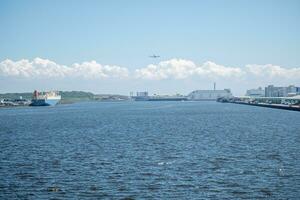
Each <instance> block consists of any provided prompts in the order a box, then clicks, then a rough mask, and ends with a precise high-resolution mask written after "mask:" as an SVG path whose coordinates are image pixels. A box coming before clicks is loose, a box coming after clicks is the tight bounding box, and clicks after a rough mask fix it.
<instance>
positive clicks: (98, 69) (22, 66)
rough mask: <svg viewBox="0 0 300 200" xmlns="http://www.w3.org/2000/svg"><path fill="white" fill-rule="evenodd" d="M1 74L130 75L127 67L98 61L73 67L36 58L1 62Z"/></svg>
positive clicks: (91, 76) (109, 76)
mask: <svg viewBox="0 0 300 200" xmlns="http://www.w3.org/2000/svg"><path fill="white" fill-rule="evenodd" d="M0 76H8V77H25V78H39V77H41V78H44V77H46V78H64V77H77V78H86V79H103V78H124V77H128V76H129V72H128V69H127V68H124V67H119V66H110V65H104V66H103V65H101V64H98V63H97V62H96V61H91V62H83V63H81V64H78V63H75V64H73V65H72V66H71V67H68V66H65V65H59V64H57V63H55V62H53V61H50V60H47V59H41V58H35V59H33V61H29V60H26V59H23V60H20V61H12V60H9V59H7V60H4V61H2V62H1V63H0Z"/></svg>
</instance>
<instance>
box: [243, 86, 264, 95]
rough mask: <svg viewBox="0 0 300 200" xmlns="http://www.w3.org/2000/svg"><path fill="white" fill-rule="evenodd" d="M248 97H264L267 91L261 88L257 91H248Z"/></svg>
mask: <svg viewBox="0 0 300 200" xmlns="http://www.w3.org/2000/svg"><path fill="white" fill-rule="evenodd" d="M246 96H249V97H264V96H265V90H263V89H262V88H261V87H259V88H257V89H250V90H247V92H246Z"/></svg>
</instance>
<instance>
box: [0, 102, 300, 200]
mask: <svg viewBox="0 0 300 200" xmlns="http://www.w3.org/2000/svg"><path fill="white" fill-rule="evenodd" d="M0 150H1V151H0V199H51V198H53V199H124V198H125V199H300V113H299V112H295V111H285V110H276V109H269V108H260V107H252V106H251V107H250V106H246V105H236V104H221V103H216V102H120V103H118V102H116V103H80V104H72V105H60V106H56V107H37V108H9V109H0Z"/></svg>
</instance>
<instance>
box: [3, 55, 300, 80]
mask: <svg viewBox="0 0 300 200" xmlns="http://www.w3.org/2000/svg"><path fill="white" fill-rule="evenodd" d="M1 76H2V77H3V76H4V77H23V78H39V77H41V78H45V77H46V78H83V79H109V78H117V79H118V78H128V79H139V80H143V79H146V80H163V79H174V80H178V79H188V78H191V77H198V78H200V79H206V80H207V79H211V80H215V79H224V80H250V81H251V80H252V81H253V82H254V81H255V80H263V81H264V82H268V81H269V82H271V81H276V80H280V81H281V82H282V80H286V81H285V82H287V84H288V82H289V81H291V80H296V82H298V83H299V81H300V68H284V67H281V66H276V65H271V64H267V65H256V64H251V65H246V66H244V67H229V66H223V65H218V64H216V63H214V62H211V61H207V62H205V63H203V64H196V63H194V62H193V61H190V60H185V59H175V58H174V59H171V60H167V61H162V62H159V63H158V64H150V65H148V66H146V67H144V68H139V69H136V70H134V71H133V73H130V72H129V70H128V69H127V68H125V67H119V66H115V65H101V64H99V63H97V62H96V61H90V62H83V63H74V64H72V65H71V66H66V65H60V64H57V63H55V62H53V61H51V60H47V59H41V58H35V59H33V60H32V61H29V60H26V59H22V60H19V61H12V60H9V59H7V60H4V61H2V62H0V77H1ZM275 84H276V82H275Z"/></svg>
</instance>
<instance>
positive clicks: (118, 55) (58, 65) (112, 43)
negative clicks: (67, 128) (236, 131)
mask: <svg viewBox="0 0 300 200" xmlns="http://www.w3.org/2000/svg"><path fill="white" fill-rule="evenodd" d="M299 52H300V1H297V0H295V1H292V0H285V1H279V0H278V1H276V0H272V1H268V0H264V1H256V0H251V1H250V0H249V1H246V0H245V1H242V0H240V1H237V0H227V1H225V0H217V1H214V0H212V1H204V0H203V1H197V0H195V1H193V0H186V1H175V0H173V1H171V0H164V1H159V0H151V1H137V0H136V1H133V0H128V1H114V0H110V1H96V0H95V1H93V0H87V1H76V0H75V1H68V0H64V1H58V0H57V1H55V0H54V1H38V0H35V1H33V0H27V1H22V0H21V1H17V0H1V1H0V92H2V93H3V92H25V91H33V90H34V89H38V90H83V91H91V92H94V93H114V94H129V92H130V91H134V92H135V91H149V93H151V94H153V93H156V94H176V93H181V94H188V93H189V92H191V91H192V90H196V89H212V88H213V82H216V83H217V89H223V88H230V89H231V90H232V92H233V94H235V95H243V94H245V92H246V90H247V89H251V88H257V87H259V86H262V87H264V86H266V85H268V84H274V85H283V86H285V85H291V84H293V85H298V86H300V55H299ZM152 54H157V55H160V57H159V58H156V59H154V58H150V57H149V56H150V55H152Z"/></svg>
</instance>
